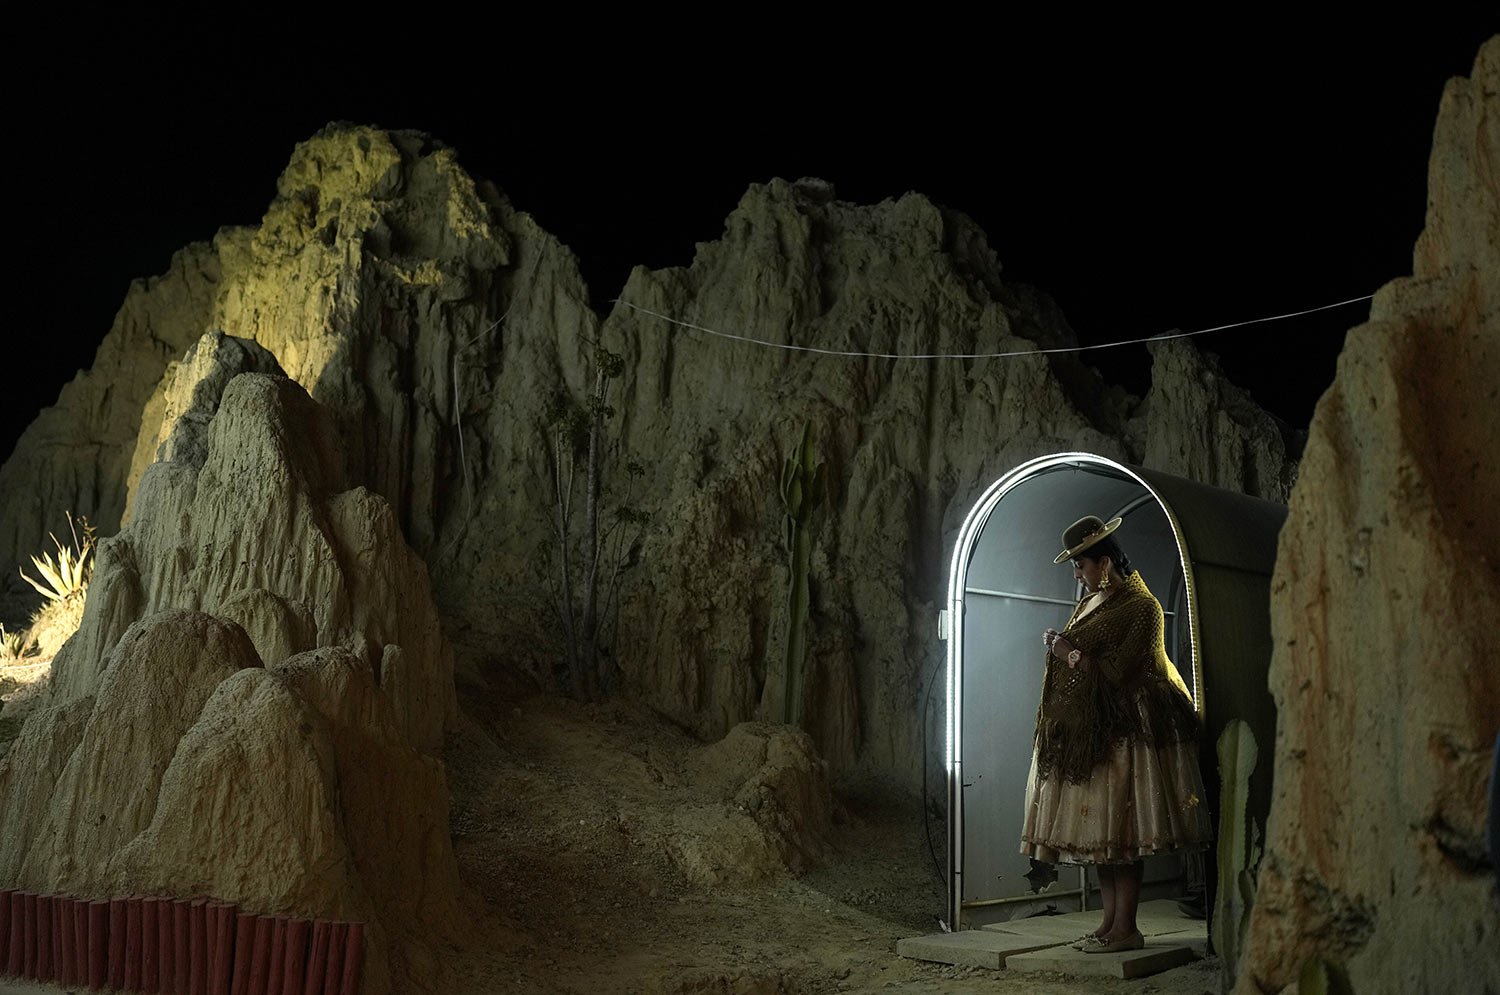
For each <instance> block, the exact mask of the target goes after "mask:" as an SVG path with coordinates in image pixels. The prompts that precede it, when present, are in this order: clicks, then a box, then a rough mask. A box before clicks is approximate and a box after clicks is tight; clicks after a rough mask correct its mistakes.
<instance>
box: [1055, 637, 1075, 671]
mask: <svg viewBox="0 0 1500 995" xmlns="http://www.w3.org/2000/svg"><path fill="white" fill-rule="evenodd" d="M1051 649H1052V655H1053V656H1055V657H1057V658H1058V659H1059V660H1061V661H1062V662H1063V663H1066V664H1067V665H1068V667H1069V668H1070V669H1071V668H1073V667H1076V666H1077V665H1078V664H1076V663H1074V662H1073V661H1072V660H1069V659H1068V654H1070V653H1072V652H1073V644H1072V643H1070V642H1068V637H1067V636H1064V635H1062V634H1061V633H1059V634H1058V635H1057V636H1056V637H1054V638H1053V640H1052V646H1051Z"/></svg>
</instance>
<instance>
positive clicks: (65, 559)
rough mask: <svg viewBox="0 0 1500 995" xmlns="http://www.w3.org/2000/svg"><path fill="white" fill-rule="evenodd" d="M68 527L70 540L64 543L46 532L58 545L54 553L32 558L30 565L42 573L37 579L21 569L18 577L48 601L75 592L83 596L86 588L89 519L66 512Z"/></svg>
mask: <svg viewBox="0 0 1500 995" xmlns="http://www.w3.org/2000/svg"><path fill="white" fill-rule="evenodd" d="M80 528H81V529H82V530H83V538H82V539H80V538H79V537H78V532H79V529H80ZM68 530H69V531H70V532H72V533H73V544H72V545H71V546H64V545H63V544H62V542H61V541H60V540H59V539H58V538H57V536H55V535H53V534H52V533H51V532H49V533H47V535H48V537H49V538H50V539H51V540H52V545H54V546H56V547H57V556H56V557H53V556H52V555H51V554H50V553H47V552H43V553H42V554H41V555H40V556H33V557H32V558H31V565H32V566H33V567H35V568H36V571H37V573H39V574H41V575H42V576H41V579H40V580H37V579H36V578H34V577H31V576H29V575H28V574H27V573H26V570H25V569H24V568H23V569H22V570H21V579H22V580H24V581H25V582H26V583H28V584H30V585H31V586H32V587H34V588H36V590H37V592H38V593H40V594H41V595H42V597H44V598H46V599H47V600H48V601H66V600H68V599H69V598H72V597H74V596H82V595H83V593H84V592H85V591H86V590H87V589H88V583H89V573H90V571H91V564H90V563H89V557H90V555H91V554H92V553H93V551H94V530H93V529H91V528H90V527H89V524H88V520H87V519H84V518H81V517H80V518H79V519H78V521H77V522H74V521H73V515H72V514H71V513H69V514H68Z"/></svg>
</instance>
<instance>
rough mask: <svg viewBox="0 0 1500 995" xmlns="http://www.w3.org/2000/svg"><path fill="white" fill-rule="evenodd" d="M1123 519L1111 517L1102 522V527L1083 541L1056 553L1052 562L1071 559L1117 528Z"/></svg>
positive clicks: (1062, 561)
mask: <svg viewBox="0 0 1500 995" xmlns="http://www.w3.org/2000/svg"><path fill="white" fill-rule="evenodd" d="M1124 520H1125V519H1123V518H1111V519H1110V520H1109V521H1108V522H1105V523H1104V528H1102V529H1100V530H1099V531H1098V532H1095V533H1094V534H1093V535H1091V536H1089V537H1088V538H1087V539H1085V540H1083V542H1080V543H1079V544H1078V545H1076V546H1074V547H1073V548H1072V549H1065V550H1063V551H1062V552H1061V553H1058V554H1057V559H1055V560H1053V561H1052V562H1053V563H1064V562H1066V561H1068V560H1071V559H1072V558H1073V557H1075V556H1077V555H1078V554H1079V553H1081V552H1083V551H1084V550H1085V549H1088V548H1089V547H1090V546H1092V545H1094V543H1096V542H1098V541H1099V540H1100V539H1103V538H1104V537H1105V536H1107V535H1109V534H1110V533H1111V532H1113V531H1114V530H1115V529H1117V528H1119V527H1120V523H1121V522H1123V521H1124Z"/></svg>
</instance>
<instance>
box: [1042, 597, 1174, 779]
mask: <svg viewBox="0 0 1500 995" xmlns="http://www.w3.org/2000/svg"><path fill="white" fill-rule="evenodd" d="M1087 602H1088V599H1087V598H1085V599H1084V600H1083V601H1080V602H1079V603H1078V607H1077V608H1075V609H1074V610H1073V615H1072V617H1071V618H1070V619H1068V625H1067V628H1065V629H1064V630H1063V632H1064V634H1065V635H1066V636H1067V639H1068V642H1070V643H1072V644H1073V646H1074V647H1075V648H1077V649H1078V650H1081V651H1082V653H1083V655H1084V657H1085V658H1087V664H1086V666H1080V667H1078V668H1075V669H1070V668H1069V667H1068V665H1067V663H1066V662H1065V661H1062V660H1058V659H1056V658H1055V657H1053V656H1052V655H1051V653H1050V652H1049V653H1048V655H1047V675H1046V677H1045V679H1044V680H1043V682H1042V701H1041V705H1040V706H1039V707H1038V709H1037V721H1036V751H1037V770H1038V773H1039V774H1041V775H1042V776H1044V777H1060V778H1062V779H1064V780H1068V781H1073V782H1082V781H1086V780H1088V778H1089V776H1090V774H1091V773H1092V772H1093V770H1094V768H1095V767H1097V766H1099V764H1101V763H1103V762H1104V761H1105V760H1106V759H1108V757H1109V754H1110V752H1111V751H1112V750H1113V748H1114V747H1115V746H1116V745H1117V744H1118V743H1120V742H1121V741H1122V740H1125V739H1127V738H1131V737H1138V738H1141V739H1145V740H1147V741H1148V742H1160V743H1169V742H1179V741H1184V740H1186V741H1193V740H1196V739H1197V737H1198V714H1197V712H1196V711H1195V710H1194V709H1193V700H1192V698H1191V697H1190V696H1189V695H1188V691H1187V685H1185V684H1184V683H1183V682H1182V677H1181V675H1179V674H1178V673H1177V668H1176V667H1174V666H1173V665H1172V661H1171V660H1170V659H1168V658H1167V649H1166V645H1165V643H1164V641H1163V638H1164V634H1165V628H1166V627H1165V625H1164V620H1163V616H1162V610H1161V604H1160V603H1159V602H1158V601H1157V600H1156V598H1155V597H1154V596H1153V595H1152V594H1151V591H1150V590H1149V589H1148V588H1147V587H1146V582H1145V581H1144V580H1143V579H1142V578H1141V575H1140V572H1139V571H1137V572H1135V573H1132V574H1131V575H1130V576H1129V577H1127V578H1125V581H1124V583H1123V584H1122V585H1121V587H1120V591H1119V593H1117V594H1114V595H1112V596H1111V597H1110V598H1109V599H1108V600H1106V601H1105V602H1104V603H1103V604H1101V605H1100V606H1099V607H1097V608H1095V609H1094V610H1093V611H1091V612H1089V613H1088V614H1087V615H1086V616H1084V617H1083V618H1079V615H1080V614H1081V613H1082V612H1083V606H1084V605H1085V604H1086V603H1087Z"/></svg>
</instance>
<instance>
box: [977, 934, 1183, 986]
mask: <svg viewBox="0 0 1500 995" xmlns="http://www.w3.org/2000/svg"><path fill="white" fill-rule="evenodd" d="M1197 958H1198V953H1197V951H1195V950H1194V949H1193V948H1192V947H1191V946H1189V945H1187V944H1184V943H1176V942H1173V941H1172V940H1171V938H1169V937H1162V938H1159V939H1148V940H1147V941H1146V946H1145V947H1144V948H1142V949H1140V950H1125V951H1121V952H1120V953H1114V954H1086V953H1084V952H1083V951H1081V950H1074V949H1072V948H1071V947H1067V946H1061V947H1047V948H1044V949H1041V950H1033V951H1029V952H1026V953H1018V954H1015V955H1013V956H1009V957H1007V958H1005V968H1006V970H1008V971H1019V972H1022V973H1025V972H1029V971H1055V972H1057V973H1059V974H1071V975H1073V976H1075V977H1108V978H1144V977H1146V976H1147V975H1151V974H1160V973H1161V972H1162V971H1169V970H1171V969H1172V968H1174V967H1181V966H1182V965H1183V964H1186V963H1189V962H1190V961H1193V960H1196V959H1197Z"/></svg>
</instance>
